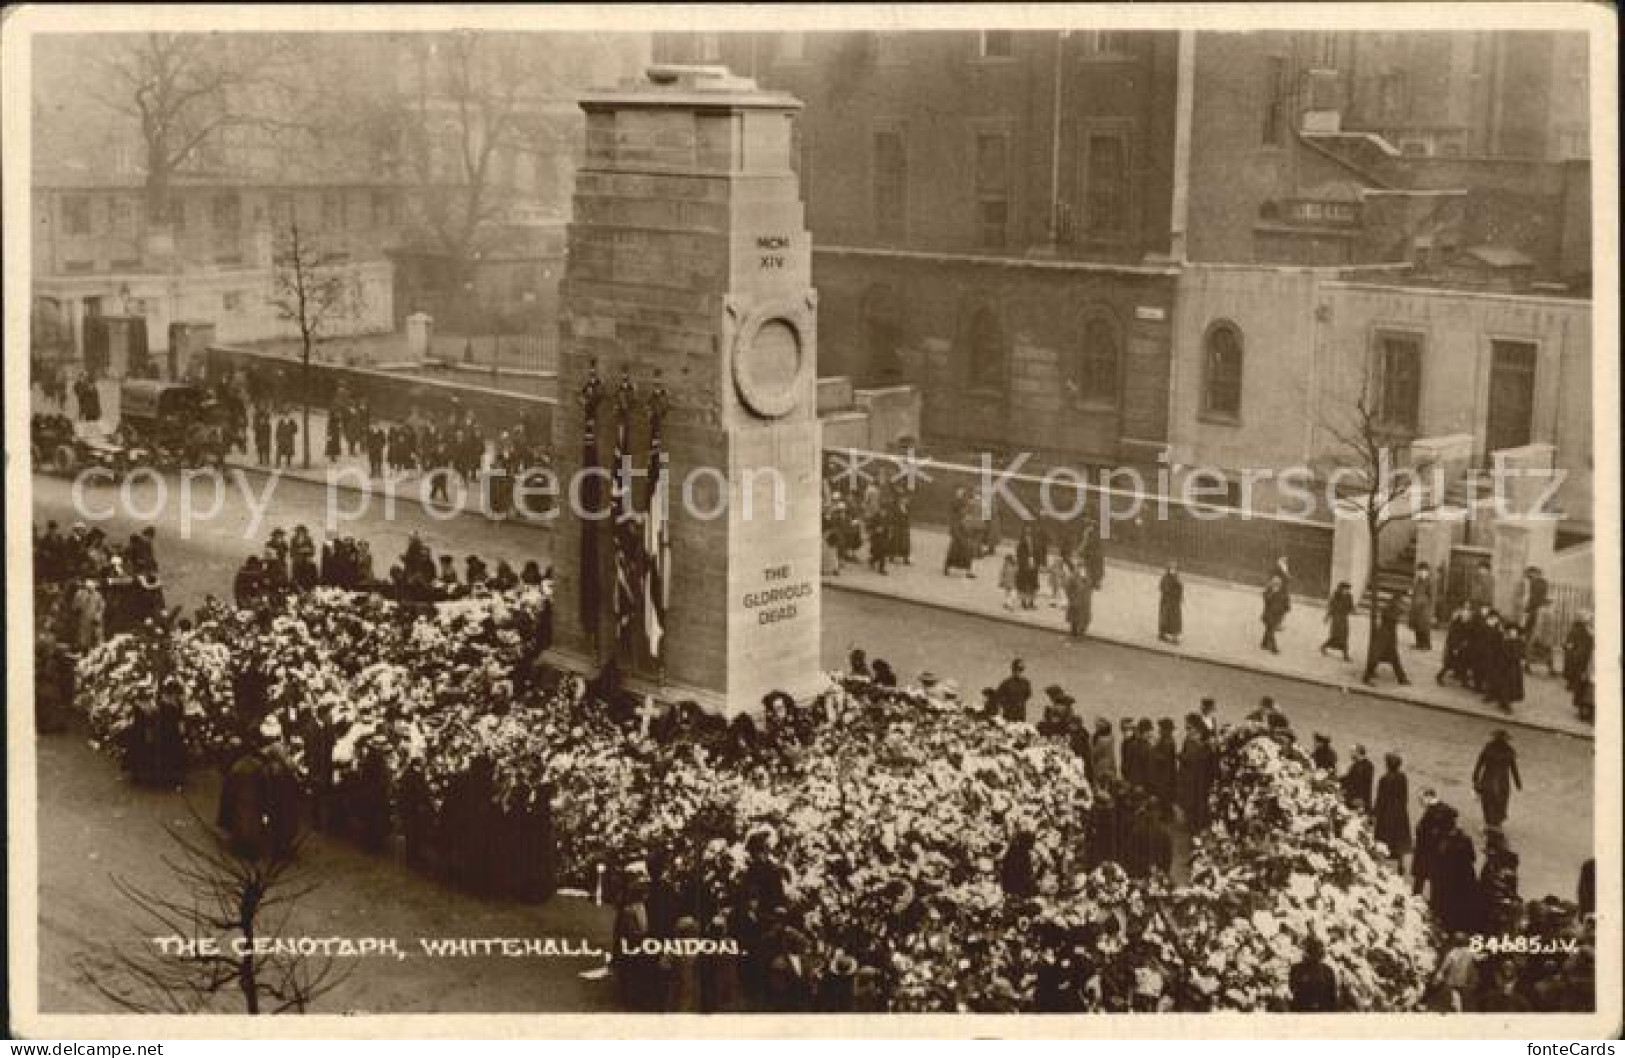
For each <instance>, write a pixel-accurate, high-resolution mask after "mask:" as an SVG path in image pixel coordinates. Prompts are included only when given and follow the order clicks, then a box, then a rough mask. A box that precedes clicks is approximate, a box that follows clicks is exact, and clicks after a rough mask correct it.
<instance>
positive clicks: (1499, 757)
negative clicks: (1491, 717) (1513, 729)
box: [1473, 728, 1523, 827]
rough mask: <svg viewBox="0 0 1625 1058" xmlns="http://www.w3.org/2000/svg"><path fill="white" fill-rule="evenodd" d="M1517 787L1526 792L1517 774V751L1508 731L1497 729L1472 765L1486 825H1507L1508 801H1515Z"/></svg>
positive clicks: (1474, 782) (1475, 790)
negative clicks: (1513, 796)
mask: <svg viewBox="0 0 1625 1058" xmlns="http://www.w3.org/2000/svg"><path fill="white" fill-rule="evenodd" d="M1514 786H1516V787H1517V788H1518V789H1519V790H1522V789H1523V776H1521V775H1519V774H1518V752H1517V750H1515V749H1513V748H1512V742H1511V741H1510V740H1509V739H1508V738H1507V733H1506V730H1505V729H1504V728H1497V729H1496V731H1495V733H1494V734H1492V735H1491V736H1490V740H1489V742H1488V743H1487V744H1486V745H1485V746H1484V748H1483V750H1481V751H1480V752H1479V754H1478V761H1477V763H1475V764H1474V765H1473V790H1474V792H1476V793H1477V794H1478V800H1479V803H1480V804H1481V805H1482V806H1483V808H1484V822H1485V824H1486V825H1488V826H1492V827H1498V826H1500V825H1501V824H1502V823H1504V822H1506V818H1507V802H1508V801H1509V800H1511V798H1512V789H1513V787H1514Z"/></svg>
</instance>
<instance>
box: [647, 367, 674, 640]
mask: <svg viewBox="0 0 1625 1058" xmlns="http://www.w3.org/2000/svg"><path fill="white" fill-rule="evenodd" d="M659 397H660V392H659V391H658V390H657V391H656V395H655V399H654V400H652V401H651V404H650V409H649V509H648V511H647V512H645V514H644V516H643V637H644V639H645V640H646V641H647V642H648V644H649V656H650V657H651V658H655V659H657V660H658V659H659V657H660V642H661V640H662V639H664V638H665V634H666V600H667V596H668V594H669V593H670V590H671V539H670V537H669V536H668V535H667V531H666V525H667V519H668V514H669V512H668V509H667V505H666V453H665V451H664V450H663V449H662V448H661V446H660V414H661V410H662V409H661V407H660V404H661V403H662V402H661V401H660V400H659Z"/></svg>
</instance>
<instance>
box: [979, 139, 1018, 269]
mask: <svg viewBox="0 0 1625 1058" xmlns="http://www.w3.org/2000/svg"><path fill="white" fill-rule="evenodd" d="M1009 228H1010V136H1009V134H1008V133H1004V132H978V133H977V134H976V244H977V245H978V246H981V247H984V248H986V249H992V250H998V249H1003V248H1004V247H1005V245H1006V244H1007V242H1008V241H1009Z"/></svg>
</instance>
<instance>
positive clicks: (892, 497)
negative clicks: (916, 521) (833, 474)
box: [823, 478, 913, 577]
mask: <svg viewBox="0 0 1625 1058" xmlns="http://www.w3.org/2000/svg"><path fill="white" fill-rule="evenodd" d="M909 503H910V497H909V492H908V489H907V488H906V487H905V486H904V485H903V484H902V483H901V482H900V481H889V482H886V483H880V482H877V481H870V482H868V483H867V484H866V485H865V486H864V487H863V488H862V489H847V488H844V487H842V486H841V485H840V484H838V483H837V482H835V481H833V480H830V479H827V478H826V479H825V482H824V508H823V540H824V559H823V572H824V574H825V575H826V576H831V577H838V576H840V574H841V567H842V566H843V565H844V564H845V563H848V562H858V561H861V559H859V557H858V552H859V551H860V550H861V549H862V547H863V545H864V541H865V540H867V541H868V544H869V557H868V565H869V568H870V569H872V570H874V571H875V572H876V573H880V574H882V575H884V574H885V573H886V566H887V563H890V562H898V563H901V564H902V565H905V566H907V565H912V553H913V546H912V540H911V538H910V537H911V534H910V523H909Z"/></svg>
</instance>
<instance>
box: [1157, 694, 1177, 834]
mask: <svg viewBox="0 0 1625 1058" xmlns="http://www.w3.org/2000/svg"><path fill="white" fill-rule="evenodd" d="M1150 773H1151V792H1152V793H1154V794H1156V796H1157V800H1158V801H1160V802H1162V808H1163V812H1164V814H1165V815H1172V814H1173V808H1174V803H1175V801H1176V799H1177V797H1178V791H1179V747H1178V746H1177V745H1176V744H1175V743H1174V721H1173V717H1169V716H1165V717H1163V718H1162V719H1160V720H1158V721H1157V741H1156V742H1154V743H1152V745H1151V760H1150Z"/></svg>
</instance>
